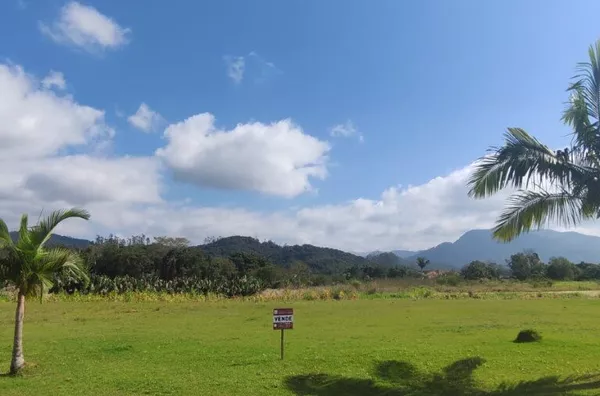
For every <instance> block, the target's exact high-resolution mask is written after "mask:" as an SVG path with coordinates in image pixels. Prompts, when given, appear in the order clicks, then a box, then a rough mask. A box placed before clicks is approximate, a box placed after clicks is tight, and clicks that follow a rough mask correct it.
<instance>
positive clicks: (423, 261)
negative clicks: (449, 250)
mask: <svg viewBox="0 0 600 396" xmlns="http://www.w3.org/2000/svg"><path fill="white" fill-rule="evenodd" d="M417 265H418V266H419V268H421V272H423V270H424V269H425V267H427V265H429V260H427V259H426V258H425V257H417Z"/></svg>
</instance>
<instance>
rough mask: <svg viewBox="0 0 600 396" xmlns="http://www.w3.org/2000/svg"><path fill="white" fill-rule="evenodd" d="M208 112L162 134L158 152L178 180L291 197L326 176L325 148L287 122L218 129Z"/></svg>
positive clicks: (322, 143) (326, 148)
mask: <svg viewBox="0 0 600 396" xmlns="http://www.w3.org/2000/svg"><path fill="white" fill-rule="evenodd" d="M214 121H215V120H214V117H213V116H212V115H211V114H209V113H204V114H197V115H195V116H193V117H190V118H188V119H186V120H185V121H183V122H180V123H177V124H172V125H170V126H168V127H167V129H166V130H165V133H164V136H165V138H166V139H167V140H168V144H167V146H166V147H164V148H161V149H159V150H157V152H156V155H157V156H159V157H160V158H162V159H163V160H164V161H165V163H166V164H167V166H168V167H169V168H171V169H172V171H173V172H174V175H175V177H176V178H177V179H179V180H182V181H187V182H190V183H194V184H197V185H200V186H208V187H216V188H224V189H232V190H252V191H259V192H262V193H265V194H271V195H278V196H282V197H294V196H297V195H299V194H302V193H304V192H306V191H310V190H311V189H312V186H311V183H310V178H318V179H323V178H325V177H326V175H327V168H326V162H327V153H328V151H329V145H328V144H327V143H326V142H323V141H320V140H318V139H316V138H314V137H312V136H310V135H307V134H305V133H304V132H303V131H302V129H301V128H300V127H299V126H297V125H295V124H293V123H292V122H291V121H290V120H282V121H278V122H274V123H271V124H263V123H260V122H254V123H248V124H238V125H237V126H236V127H235V128H233V129H232V130H230V131H225V130H219V129H217V128H216V127H215V125H214Z"/></svg>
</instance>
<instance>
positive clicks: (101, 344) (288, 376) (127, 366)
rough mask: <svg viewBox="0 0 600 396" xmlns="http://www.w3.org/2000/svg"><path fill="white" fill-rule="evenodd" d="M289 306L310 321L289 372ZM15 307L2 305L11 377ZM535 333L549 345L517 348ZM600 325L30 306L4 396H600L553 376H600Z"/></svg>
mask: <svg viewBox="0 0 600 396" xmlns="http://www.w3.org/2000/svg"><path fill="white" fill-rule="evenodd" d="M278 305H289V306H293V307H294V308H295V314H296V316H295V327H296V328H295V329H294V330H291V331H288V332H287V333H286V345H287V347H286V358H285V360H284V361H283V362H282V361H280V360H279V333H278V332H277V331H273V330H272V329H271V309H272V308H274V307H276V306H278ZM13 309H14V305H13V304H12V303H7V302H0V323H1V326H0V361H1V363H2V364H1V365H0V371H2V372H6V371H7V370H8V366H9V359H10V352H11V345H12V331H13V328H12V323H13V315H14V313H13ZM530 327H533V328H535V329H538V330H539V331H541V332H542V334H543V335H544V339H543V341H542V342H540V343H535V344H515V343H513V342H511V341H512V340H513V339H514V338H515V336H516V334H517V332H518V330H520V329H523V328H530ZM599 328H600V299H597V298H595V299H592V298H587V299H586V298H571V299H566V298H565V299H558V298H555V299H550V298H544V299H537V300H516V299H513V300H492V299H480V300H478V299H461V300H438V299H422V300H410V299H371V300H355V301H333V300H332V301H301V302H295V303H277V302H269V303H256V302H241V301H232V300H229V301H227V300H223V301H216V302H177V303H174V302H137V303H123V302H108V301H106V302H93V303H92V302H71V301H68V302H49V303H44V304H43V305H40V304H39V303H36V302H30V303H29V305H28V307H27V311H26V323H25V357H26V359H27V361H28V363H29V366H28V367H27V369H26V371H25V373H24V374H23V375H22V376H21V377H17V378H12V377H7V376H2V377H0V395H3V396H8V395H41V394H51V395H121V394H123V395H129V394H151V395H160V394H165V395H166V394H170V395H294V394H297V395H310V394H314V395H461V394H465V395H476V394H493V395H524V394H525V395H563V394H574V395H577V394H600V382H596V381H597V380H598V379H597V378H592V379H582V380H580V381H579V383H571V382H570V381H567V382H564V383H561V382H560V381H558V382H557V381H556V380H555V379H553V378H545V377H551V376H557V375H558V376H560V377H561V379H564V378H565V377H566V376H573V375H574V376H582V375H586V374H595V373H600V334H599V331H598V330H599ZM467 358H473V359H471V360H463V359H467ZM480 358H481V359H484V360H485V362H484V363H483V364H482V365H481V366H480V367H478V368H476V369H475V366H476V365H477V364H476V363H477V361H478V359H480ZM444 368H446V369H444ZM520 381H530V382H531V381H536V382H533V383H529V384H527V383H522V384H520V385H519V387H517V388H516V389H514V386H515V385H516V384H517V383H518V382H520ZM501 383H508V384H510V385H511V386H512V388H511V386H504V387H500V388H499V386H500V384H501Z"/></svg>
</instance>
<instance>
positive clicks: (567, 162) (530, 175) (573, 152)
mask: <svg viewBox="0 0 600 396" xmlns="http://www.w3.org/2000/svg"><path fill="white" fill-rule="evenodd" d="M588 55H589V61H588V62H584V63H579V64H578V65H577V74H576V75H575V77H573V79H574V83H572V84H571V85H570V86H569V88H568V90H567V91H568V92H569V93H570V100H569V102H568V104H567V107H566V109H565V111H564V113H563V116H562V120H563V121H564V122H565V123H566V124H567V125H569V126H571V127H572V128H573V133H572V140H571V144H570V147H567V148H565V149H564V150H558V151H554V150H551V149H550V148H548V146H546V145H544V144H542V143H541V142H540V141H538V140H537V139H536V138H535V137H533V136H531V135H529V134H528V133H527V132H525V131H524V130H523V129H520V128H508V132H507V133H506V134H505V138H506V142H505V144H504V146H502V147H499V148H492V149H491V151H492V152H491V154H489V155H487V156H484V157H482V158H481V159H480V160H479V162H478V164H477V165H476V168H475V171H474V172H473V174H472V175H471V178H470V180H469V182H468V183H469V187H470V191H469V195H471V196H473V197H475V198H484V197H488V196H490V195H493V194H495V193H497V192H498V191H500V190H501V189H504V188H506V187H509V188H514V189H516V190H517V191H516V192H515V193H513V195H511V196H510V198H509V203H508V206H507V207H506V208H505V210H504V212H503V213H502V214H501V215H500V217H499V218H498V220H497V223H496V226H495V227H494V230H493V234H494V237H495V238H496V239H498V240H501V241H504V242H508V241H511V240H512V239H514V238H516V237H517V236H518V235H520V234H522V233H524V232H528V231H530V230H531V229H532V228H534V227H535V228H538V229H539V228H541V227H542V226H544V225H547V224H549V223H557V224H559V225H562V226H565V227H570V226H574V225H576V224H579V223H580V222H581V221H583V220H585V219H590V218H599V217H600V40H599V41H597V42H596V44H595V45H594V46H590V48H589V54H588Z"/></svg>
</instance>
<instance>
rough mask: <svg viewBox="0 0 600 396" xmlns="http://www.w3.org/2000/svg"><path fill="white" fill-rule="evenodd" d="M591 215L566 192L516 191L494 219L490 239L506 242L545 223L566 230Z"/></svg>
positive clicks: (592, 210) (590, 211)
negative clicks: (494, 224)
mask: <svg viewBox="0 0 600 396" xmlns="http://www.w3.org/2000/svg"><path fill="white" fill-rule="evenodd" d="M594 213H595V211H594V208H592V207H590V206H586V205H585V204H584V202H583V200H582V199H581V198H580V197H577V196H574V195H572V194H570V193H569V192H567V191H562V192H558V193H550V192H546V191H519V192H518V193H516V194H514V195H513V196H511V197H510V198H509V205H508V206H507V207H506V209H505V211H504V212H503V213H502V214H501V215H500V217H499V218H498V222H497V223H496V226H495V227H494V230H493V234H494V238H496V239H499V240H502V241H505V242H509V241H511V240H513V239H514V238H515V237H517V236H518V235H519V234H521V233H524V232H528V231H530V230H531V229H532V228H534V227H537V228H540V227H541V226H542V225H544V224H545V223H547V222H551V221H553V222H555V223H558V224H560V225H563V226H565V227H570V226H574V225H576V224H578V223H580V222H581V220H583V219H585V218H589V217H592V216H593V214H594Z"/></svg>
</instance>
